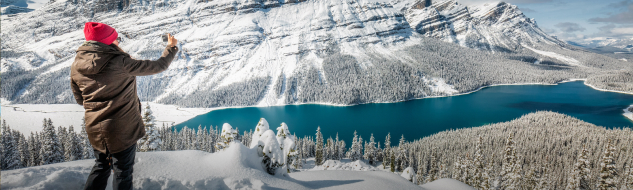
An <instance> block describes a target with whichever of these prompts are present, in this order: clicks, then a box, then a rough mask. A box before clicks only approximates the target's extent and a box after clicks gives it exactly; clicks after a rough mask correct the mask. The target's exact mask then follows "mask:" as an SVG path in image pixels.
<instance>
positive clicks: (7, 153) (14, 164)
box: [2, 120, 21, 170]
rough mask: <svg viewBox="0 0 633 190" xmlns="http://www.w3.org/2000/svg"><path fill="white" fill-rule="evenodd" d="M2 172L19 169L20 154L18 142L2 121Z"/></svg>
mask: <svg viewBox="0 0 633 190" xmlns="http://www.w3.org/2000/svg"><path fill="white" fill-rule="evenodd" d="M2 145H4V147H3V151H2V170H13V169H18V168H21V161H20V152H19V147H18V142H17V141H16V139H15V136H14V135H13V131H11V127H9V126H8V125H7V122H6V121H4V120H2Z"/></svg>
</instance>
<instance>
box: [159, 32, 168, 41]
mask: <svg viewBox="0 0 633 190" xmlns="http://www.w3.org/2000/svg"><path fill="white" fill-rule="evenodd" d="M160 37H161V38H163V42H167V40H168V39H169V37H167V34H163V35H161V36H160Z"/></svg>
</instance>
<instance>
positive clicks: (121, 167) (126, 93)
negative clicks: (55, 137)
mask: <svg viewBox="0 0 633 190" xmlns="http://www.w3.org/2000/svg"><path fill="white" fill-rule="evenodd" d="M84 35H85V37H86V42H84V43H83V44H82V45H81V46H80V47H79V48H78V49H77V56H76V57H75V60H74V62H73V63H72V66H71V68H70V69H71V71H70V86H71V88H72V92H73V94H74V97H75V100H76V101H77V104H79V105H83V107H84V109H85V122H86V123H85V124H86V132H87V133H88V139H89V140H90V144H91V145H92V147H93V149H94V153H95V154H94V155H95V157H96V160H95V165H94V166H93V168H92V171H90V174H89V175H88V179H87V180H86V184H85V188H84V189H105V188H106V186H107V181H108V178H109V177H110V172H111V171H112V170H114V177H113V180H112V185H113V189H115V190H116V189H132V173H133V171H134V170H133V166H134V159H135V155H136V141H137V140H138V139H140V138H142V137H143V136H144V135H145V127H144V124H143V120H142V117H141V102H140V100H139V98H138V96H137V94H136V91H137V90H136V76H145V75H152V74H157V73H160V72H162V71H164V70H166V69H167V68H168V67H169V65H170V63H171V62H172V60H173V59H174V57H175V55H176V53H177V52H178V47H177V46H176V44H177V43H178V40H176V38H174V37H173V36H171V34H167V35H168V42H167V47H165V50H164V51H163V54H162V56H161V57H160V58H159V59H158V60H156V61H150V60H136V59H133V58H131V57H130V55H129V54H127V53H125V52H124V51H123V50H122V49H121V48H120V47H119V43H121V42H120V38H119V37H118V33H117V32H116V30H115V29H114V28H112V27H110V26H108V25H106V24H103V23H97V22H88V23H86V24H85V26H84Z"/></svg>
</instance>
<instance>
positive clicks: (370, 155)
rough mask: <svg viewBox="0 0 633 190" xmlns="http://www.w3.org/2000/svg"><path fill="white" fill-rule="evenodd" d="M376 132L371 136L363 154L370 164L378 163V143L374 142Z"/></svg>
mask: <svg viewBox="0 0 633 190" xmlns="http://www.w3.org/2000/svg"><path fill="white" fill-rule="evenodd" d="M374 141H375V139H374V134H373V133H372V134H371V136H370V137H369V143H367V145H365V155H363V157H364V158H365V160H367V162H368V163H369V165H372V166H373V165H374V164H376V152H375V151H376V143H375V142H374Z"/></svg>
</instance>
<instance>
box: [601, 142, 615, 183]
mask: <svg viewBox="0 0 633 190" xmlns="http://www.w3.org/2000/svg"><path fill="white" fill-rule="evenodd" d="M615 154H616V148H615V146H614V145H613V142H611V139H608V142H607V145H606V147H605V150H604V154H603V156H602V160H601V162H600V179H599V180H598V185H597V186H598V189H600V190H611V189H613V190H615V189H617V181H616V179H617V176H618V173H617V169H616V165H615V157H614V156H615Z"/></svg>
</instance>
